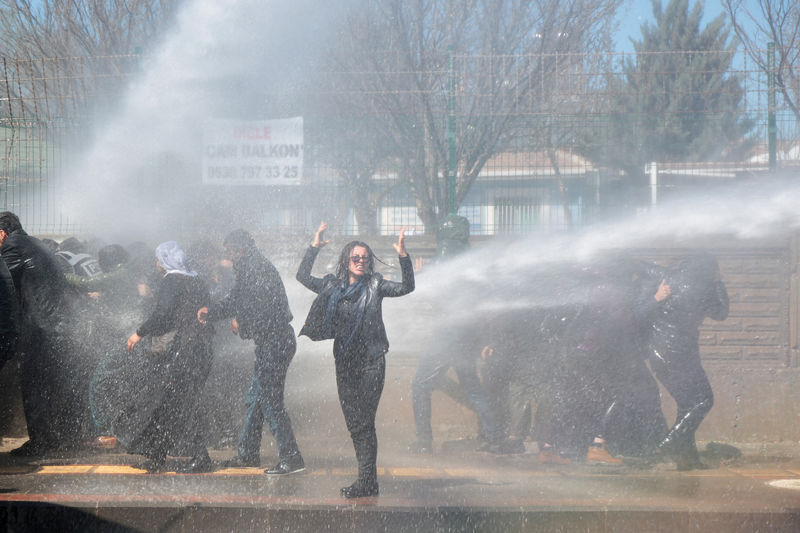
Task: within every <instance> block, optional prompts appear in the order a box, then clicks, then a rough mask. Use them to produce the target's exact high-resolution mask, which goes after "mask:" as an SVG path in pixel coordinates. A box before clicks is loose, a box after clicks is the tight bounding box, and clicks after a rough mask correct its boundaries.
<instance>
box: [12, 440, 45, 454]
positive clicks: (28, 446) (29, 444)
mask: <svg viewBox="0 0 800 533" xmlns="http://www.w3.org/2000/svg"><path fill="white" fill-rule="evenodd" d="M44 451H45V449H44V447H43V446H41V445H39V444H37V443H36V442H34V441H32V440H28V441H25V443H24V444H23V445H22V446H20V447H19V448H14V449H13V450H11V451H10V452H8V455H10V456H11V457H36V456H39V455H43V454H44Z"/></svg>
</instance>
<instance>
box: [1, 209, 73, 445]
mask: <svg viewBox="0 0 800 533" xmlns="http://www.w3.org/2000/svg"><path fill="white" fill-rule="evenodd" d="M0 245H1V246H0V254H1V255H2V257H3V261H4V262H5V265H6V266H7V267H8V271H9V272H10V274H11V278H12V280H13V283H14V287H15V289H16V295H17V301H18V304H19V312H20V320H19V324H18V325H17V326H18V330H19V344H18V347H17V348H18V353H19V356H20V357H19V380H20V386H21V389H22V403H23V408H24V411H25V421H26V423H27V425H28V436H29V440H28V441H27V442H26V443H25V444H23V445H22V446H21V447H20V448H17V449H16V450H12V452H11V453H12V455H15V456H36V455H42V454H44V453H48V452H52V451H56V450H64V449H68V448H73V447H77V446H79V445H80V444H81V440H82V433H83V430H84V428H85V425H86V422H87V414H88V405H87V403H88V400H87V399H86V396H87V395H86V389H85V387H82V386H81V382H82V373H83V372H82V369H81V368H80V364H79V360H78V359H77V358H76V350H75V348H74V344H73V342H72V340H71V338H70V333H71V332H72V329H73V325H74V324H73V322H74V319H75V317H76V314H77V313H76V311H75V308H74V307H75V306H74V299H73V298H72V296H74V293H73V292H72V291H71V290H70V289H69V288H68V287H67V285H66V281H65V279H64V276H63V275H62V273H61V270H60V269H59V267H58V263H57V262H56V258H55V256H54V255H53V253H52V252H51V251H50V250H49V249H48V248H47V246H45V245H44V244H43V243H42V242H41V241H40V240H39V239H36V238H34V237H31V236H30V235H28V234H27V233H26V232H25V231H24V230H23V229H22V224H21V223H20V220H19V218H18V217H17V215H15V214H14V213H12V212H10V211H4V212H2V213H0Z"/></svg>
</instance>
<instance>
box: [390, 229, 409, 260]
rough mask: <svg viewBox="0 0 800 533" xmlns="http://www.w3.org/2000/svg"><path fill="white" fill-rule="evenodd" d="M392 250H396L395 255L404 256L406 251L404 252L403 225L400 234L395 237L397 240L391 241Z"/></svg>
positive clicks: (404, 234)
mask: <svg viewBox="0 0 800 533" xmlns="http://www.w3.org/2000/svg"><path fill="white" fill-rule="evenodd" d="M392 246H394V250H395V251H396V252H397V255H399V256H400V257H406V256H407V255H408V252H406V227H405V226H403V227H402V229H401V230H400V236H399V237H398V238H397V242H396V243H393V244H392Z"/></svg>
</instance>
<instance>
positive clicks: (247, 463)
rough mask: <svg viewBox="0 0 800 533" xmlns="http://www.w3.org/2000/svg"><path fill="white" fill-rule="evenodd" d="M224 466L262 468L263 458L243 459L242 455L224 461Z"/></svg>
mask: <svg viewBox="0 0 800 533" xmlns="http://www.w3.org/2000/svg"><path fill="white" fill-rule="evenodd" d="M222 466H223V467H225V468H246V467H256V468H258V467H259V466H261V457H259V456H255V457H243V456H241V455H237V456H236V457H234V458H233V459H229V460H227V461H223V463H222Z"/></svg>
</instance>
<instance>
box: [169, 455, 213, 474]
mask: <svg viewBox="0 0 800 533" xmlns="http://www.w3.org/2000/svg"><path fill="white" fill-rule="evenodd" d="M215 469H216V465H215V464H214V461H212V460H211V457H209V455H208V451H207V450H203V451H202V452H200V453H199V454H197V455H195V456H194V457H192V458H191V459H190V460H189V462H188V463H185V464H183V465H181V466H179V467H178V469H177V471H178V473H179V474H207V473H209V472H213V471H214V470H215Z"/></svg>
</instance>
